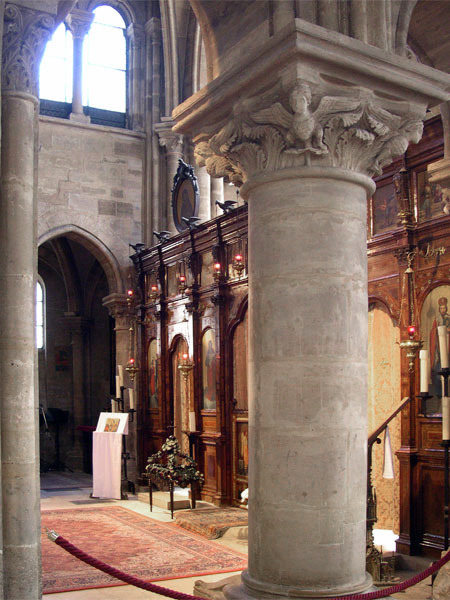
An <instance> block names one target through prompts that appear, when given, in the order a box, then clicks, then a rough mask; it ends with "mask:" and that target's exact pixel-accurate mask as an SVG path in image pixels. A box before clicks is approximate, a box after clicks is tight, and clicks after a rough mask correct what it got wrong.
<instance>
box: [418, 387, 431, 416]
mask: <svg viewBox="0 0 450 600" xmlns="http://www.w3.org/2000/svg"><path fill="white" fill-rule="evenodd" d="M432 397H433V396H431V395H430V394H429V393H428V392H420V394H419V395H418V396H416V398H417V399H418V400H420V412H421V414H422V415H424V416H425V415H426V413H427V400H430V399H431V398H432Z"/></svg>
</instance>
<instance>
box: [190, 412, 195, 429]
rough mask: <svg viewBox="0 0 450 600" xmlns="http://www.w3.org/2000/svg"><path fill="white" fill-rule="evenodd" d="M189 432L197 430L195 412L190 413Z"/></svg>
mask: <svg viewBox="0 0 450 600" xmlns="http://www.w3.org/2000/svg"><path fill="white" fill-rule="evenodd" d="M189 431H196V429H195V412H193V411H191V412H190V413H189Z"/></svg>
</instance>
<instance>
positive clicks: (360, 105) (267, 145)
mask: <svg viewBox="0 0 450 600" xmlns="http://www.w3.org/2000/svg"><path fill="white" fill-rule="evenodd" d="M279 84H280V85H279V86H278V88H279V91H278V93H277V94H276V95H274V96H273V98H270V94H268V93H267V92H266V93H262V94H261V95H259V96H253V97H251V98H248V99H246V100H240V101H239V102H238V103H236V104H235V105H234V107H233V116H232V118H230V119H229V120H228V121H227V123H226V124H225V125H223V126H222V127H221V128H220V129H219V130H218V131H217V133H215V134H214V135H213V136H211V137H210V138H209V139H208V140H207V141H206V140H205V137H206V136H205V134H200V135H199V136H197V138H196V139H195V140H194V142H196V147H195V151H194V152H195V157H196V159H197V162H198V164H200V165H206V168H207V170H208V172H209V173H210V175H212V176H214V177H224V176H225V177H228V179H229V180H230V181H231V182H232V183H234V184H236V185H241V184H243V183H245V182H247V181H248V180H249V179H251V178H253V177H254V176H255V175H258V174H260V173H264V172H271V171H279V170H281V169H286V168H292V167H311V166H313V167H333V168H334V167H338V168H340V169H345V170H350V171H356V172H357V173H360V174H362V175H367V176H369V177H372V176H373V175H381V173H382V169H383V167H384V166H385V165H387V164H389V163H390V162H392V160H393V158H394V157H396V156H399V155H401V154H403V153H404V152H405V151H406V149H407V147H408V144H409V142H414V143H417V142H418V141H419V140H420V138H421V136H422V130H423V123H422V116H424V111H423V113H422V114H420V113H419V112H418V111H413V110H411V109H410V107H409V106H408V107H406V106H404V103H402V102H394V101H392V100H389V101H388V100H382V99H380V98H378V97H377V96H376V95H375V93H373V92H370V91H368V90H367V89H364V88H361V87H357V86H350V89H342V88H341V89H340V90H339V89H337V88H338V87H341V86H327V85H318V84H312V83H311V82H309V81H307V80H305V79H297V80H296V81H294V82H293V84H292V85H291V87H290V89H288V90H286V91H284V90H283V89H282V85H281V82H279ZM330 87H334V88H335V89H334V90H330V92H328V90H327V88H330Z"/></svg>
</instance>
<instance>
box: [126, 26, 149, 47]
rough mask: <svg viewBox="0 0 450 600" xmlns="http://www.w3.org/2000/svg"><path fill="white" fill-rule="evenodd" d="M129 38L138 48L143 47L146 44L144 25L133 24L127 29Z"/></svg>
mask: <svg viewBox="0 0 450 600" xmlns="http://www.w3.org/2000/svg"><path fill="white" fill-rule="evenodd" d="M126 35H127V38H128V39H129V40H130V42H132V43H133V44H135V45H136V46H141V45H142V44H143V43H144V39H145V33H144V27H143V26H142V25H137V24H136V23H131V24H130V25H128V27H127V29H126Z"/></svg>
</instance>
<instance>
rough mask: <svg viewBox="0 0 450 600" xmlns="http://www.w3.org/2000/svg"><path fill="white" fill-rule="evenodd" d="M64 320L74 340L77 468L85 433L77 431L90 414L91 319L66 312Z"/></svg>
mask: <svg viewBox="0 0 450 600" xmlns="http://www.w3.org/2000/svg"><path fill="white" fill-rule="evenodd" d="M64 320H65V324H66V326H68V327H69V329H70V334H71V342H72V382H73V383H72V406H73V408H72V414H73V428H74V432H73V436H74V437H73V439H74V444H73V446H72V449H71V452H70V460H71V467H72V468H73V469H76V470H82V469H83V435H82V432H81V431H77V427H78V426H79V425H86V423H87V421H86V419H87V418H88V416H90V407H89V406H88V403H89V402H90V398H89V396H88V392H87V390H88V386H87V381H88V378H87V365H86V361H87V357H88V356H89V348H88V345H89V344H88V336H89V329H90V327H91V324H92V323H91V321H90V320H89V319H87V318H86V317H82V316H79V315H75V314H73V313H65V314H64Z"/></svg>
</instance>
